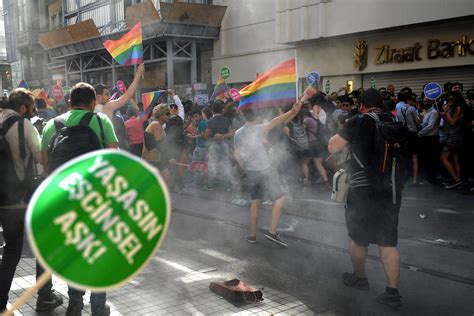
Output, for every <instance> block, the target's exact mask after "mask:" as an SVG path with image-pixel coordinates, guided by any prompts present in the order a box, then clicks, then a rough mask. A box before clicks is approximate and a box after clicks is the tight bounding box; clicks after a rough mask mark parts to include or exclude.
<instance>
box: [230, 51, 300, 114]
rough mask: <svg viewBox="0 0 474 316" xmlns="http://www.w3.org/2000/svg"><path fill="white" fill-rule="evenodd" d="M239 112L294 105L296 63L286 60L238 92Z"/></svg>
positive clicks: (292, 60)
mask: <svg viewBox="0 0 474 316" xmlns="http://www.w3.org/2000/svg"><path fill="white" fill-rule="evenodd" d="M239 93H240V103H239V109H240V110H247V109H251V108H252V109H260V108H268V107H273V106H280V105H286V104H290V103H294V102H295V100H296V61H295V59H294V58H293V59H290V60H287V61H285V62H283V63H281V64H279V65H278V66H276V67H274V68H272V69H270V70H268V71H267V72H265V73H263V74H259V75H258V77H257V79H255V81H254V82H252V83H251V84H249V85H248V86H246V87H244V88H242V90H240V92H239Z"/></svg>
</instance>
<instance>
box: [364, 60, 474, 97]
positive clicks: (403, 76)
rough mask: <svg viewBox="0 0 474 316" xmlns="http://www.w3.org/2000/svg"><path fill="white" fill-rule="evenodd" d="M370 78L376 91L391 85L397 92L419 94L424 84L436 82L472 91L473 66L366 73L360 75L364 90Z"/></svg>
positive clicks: (368, 84)
mask: <svg viewBox="0 0 474 316" xmlns="http://www.w3.org/2000/svg"><path fill="white" fill-rule="evenodd" d="M372 78H373V79H374V80H375V87H376V88H377V89H379V88H382V87H387V86H388V85H389V84H393V85H394V86H395V89H396V90H397V91H399V90H400V89H401V88H403V87H410V88H412V90H413V92H415V93H418V94H419V93H420V92H421V90H422V88H423V85H424V84H425V83H428V82H437V83H439V84H440V85H441V86H443V85H444V83H445V82H448V81H450V82H460V83H462V84H463V86H464V91H466V90H468V89H474V66H462V67H449V68H432V69H418V70H408V71H393V72H380V73H366V74H363V75H362V84H363V87H364V88H365V89H367V88H370V86H371V83H370V82H371V79H372Z"/></svg>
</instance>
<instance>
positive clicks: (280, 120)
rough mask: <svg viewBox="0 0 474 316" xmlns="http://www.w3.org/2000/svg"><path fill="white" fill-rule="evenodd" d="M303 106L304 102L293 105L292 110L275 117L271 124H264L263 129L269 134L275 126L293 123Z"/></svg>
mask: <svg viewBox="0 0 474 316" xmlns="http://www.w3.org/2000/svg"><path fill="white" fill-rule="evenodd" d="M302 106H303V103H302V102H296V103H295V104H293V107H292V108H291V110H289V111H288V112H286V113H284V114H282V115H280V116H277V117H275V118H274V119H273V120H271V121H270V122H268V123H265V124H263V128H264V129H265V131H266V132H268V131H270V130H271V129H272V128H274V127H275V126H278V125H280V124H283V123H285V122H289V121H291V120H292V119H293V118H295V116H296V115H298V113H299V112H300V110H301V107H302Z"/></svg>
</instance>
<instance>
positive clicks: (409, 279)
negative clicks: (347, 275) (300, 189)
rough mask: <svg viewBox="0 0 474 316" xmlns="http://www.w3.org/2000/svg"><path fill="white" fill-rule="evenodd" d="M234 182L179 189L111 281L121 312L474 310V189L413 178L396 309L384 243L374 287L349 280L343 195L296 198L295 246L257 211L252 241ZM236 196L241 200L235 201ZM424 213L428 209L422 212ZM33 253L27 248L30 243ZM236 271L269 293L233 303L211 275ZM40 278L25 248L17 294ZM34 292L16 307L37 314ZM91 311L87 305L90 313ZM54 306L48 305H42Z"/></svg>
mask: <svg viewBox="0 0 474 316" xmlns="http://www.w3.org/2000/svg"><path fill="white" fill-rule="evenodd" d="M238 199H246V196H245V195H240V194H238V193H232V192H220V191H212V192H209V191H203V190H199V189H194V188H188V189H186V190H185V191H184V192H182V194H172V201H173V208H174V210H173V214H172V220H171V225H170V229H169V232H168V235H167V237H166V239H165V241H164V243H163V246H162V248H161V250H160V252H159V253H158V254H157V256H156V258H154V259H153V261H152V262H151V263H150V265H149V266H148V267H147V268H146V269H145V271H144V272H143V273H141V274H140V275H139V276H138V277H137V278H136V279H135V280H134V281H132V282H131V283H129V284H128V285H126V286H125V287H123V288H121V289H119V290H116V291H112V292H111V293H109V295H108V301H109V303H110V305H111V307H112V312H113V314H115V315H171V314H174V315H188V314H192V315H203V314H204V315H212V314H214V315H232V314H241V315H272V314H275V315H278V314H280V315H317V314H324V315H334V314H338V315H339V314H341V315H400V314H401V315H414V314H418V315H472V314H473V313H474V301H473V300H472V298H473V297H474V266H473V262H474V232H473V230H472V225H473V223H474V208H473V207H472V204H473V201H474V197H473V196H464V195H461V194H459V193H458V192H451V191H445V190H442V189H440V188H438V187H432V186H418V187H409V188H408V189H407V190H406V192H405V196H404V200H403V205H402V209H401V213H400V225H399V227H400V242H399V247H400V252H401V258H402V270H401V278H400V292H401V295H402V296H403V303H404V306H403V307H402V309H401V310H400V311H398V312H394V311H392V310H391V309H389V308H386V307H384V306H381V305H379V304H378V303H376V302H375V297H376V296H377V295H378V294H379V293H381V292H382V291H383V290H384V289H385V277H384V273H383V270H382V266H381V264H380V262H379V260H378V252H377V249H376V248H375V247H373V246H372V247H371V249H370V252H369V253H370V256H369V258H368V261H367V272H368V277H369V282H370V288H371V289H370V291H368V292H362V291H358V290H355V289H352V288H348V287H346V286H344V285H343V284H342V281H341V275H342V273H343V272H346V271H351V264H350V258H349V255H348V252H347V245H348V237H347V233H346V229H345V224H344V208H343V205H341V204H338V203H334V202H332V201H331V200H330V199H329V194H328V193H319V192H314V193H306V194H302V195H298V196H297V197H296V198H293V199H289V200H288V203H287V205H286V208H285V212H284V215H283V216H282V219H281V222H280V233H281V234H282V237H283V238H284V240H285V241H287V242H288V245H289V248H288V249H283V248H281V247H279V246H277V245H275V244H273V243H271V242H270V241H268V240H266V239H265V238H264V232H265V231H266V230H267V229H268V220H269V214H270V209H269V206H265V207H264V208H263V209H262V211H261V216H260V220H259V226H258V233H257V243H256V244H249V243H247V242H246V241H245V236H246V235H247V229H248V206H238V205H235V204H232V203H231V202H232V200H238ZM234 202H235V201H234ZM420 214H423V215H425V218H423V219H422V218H420V216H419V215H420ZM25 253H26V255H27V256H28V252H27V251H26V252H25ZM232 278H239V279H241V280H243V281H246V282H248V283H250V284H252V285H254V286H255V287H257V288H263V292H264V298H265V300H264V301H263V302H262V303H258V304H245V305H235V304H231V303H229V302H227V301H225V300H224V299H222V298H220V297H219V296H217V295H215V294H213V293H212V292H210V291H209V283H210V282H211V281H223V280H228V279H232ZM32 282H34V261H33V259H30V258H27V257H25V258H23V259H22V261H21V262H20V266H19V269H18V271H17V275H16V278H15V281H14V286H13V293H14V294H13V295H12V300H13V298H14V296H16V295H19V294H21V293H22V292H23V291H24V290H25V289H26V288H27V287H29V286H30V285H31V284H32ZM55 288H56V289H57V290H58V291H59V293H61V294H62V295H63V296H64V299H65V303H64V305H63V306H62V307H60V308H58V309H56V311H55V312H54V313H52V314H54V315H64V314H65V309H66V306H67V295H66V290H67V289H66V286H65V284H64V283H62V282H60V281H59V280H55ZM34 304H35V299H34V298H33V299H31V300H30V301H29V302H28V304H27V305H25V306H24V307H23V308H22V309H20V312H19V313H18V315H20V314H23V315H36V313H35V312H34V309H33V308H34ZM89 312H90V307H89V306H88V305H86V310H85V313H84V314H87V313H89ZM42 315H47V314H44V313H43V314H42Z"/></svg>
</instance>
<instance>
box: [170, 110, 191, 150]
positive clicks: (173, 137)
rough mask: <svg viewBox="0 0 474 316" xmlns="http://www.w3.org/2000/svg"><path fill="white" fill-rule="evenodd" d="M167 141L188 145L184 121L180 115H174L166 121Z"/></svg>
mask: <svg viewBox="0 0 474 316" xmlns="http://www.w3.org/2000/svg"><path fill="white" fill-rule="evenodd" d="M165 132H166V141H167V142H168V143H173V144H178V145H186V143H187V138H186V135H185V134H184V121H183V119H182V118H181V117H180V116H179V115H173V116H171V117H170V118H169V120H168V122H166V130H165Z"/></svg>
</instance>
